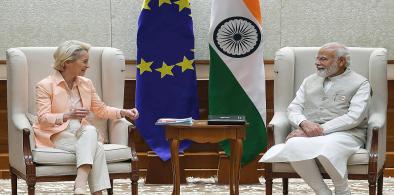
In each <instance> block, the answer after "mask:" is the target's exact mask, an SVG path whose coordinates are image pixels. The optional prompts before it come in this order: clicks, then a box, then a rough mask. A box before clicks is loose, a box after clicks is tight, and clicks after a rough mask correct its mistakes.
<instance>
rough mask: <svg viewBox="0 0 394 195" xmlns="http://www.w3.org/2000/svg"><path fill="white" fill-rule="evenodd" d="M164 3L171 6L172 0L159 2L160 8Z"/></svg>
mask: <svg viewBox="0 0 394 195" xmlns="http://www.w3.org/2000/svg"><path fill="white" fill-rule="evenodd" d="M163 3H167V4H171V0H159V7H160V6H161V5H162V4H163Z"/></svg>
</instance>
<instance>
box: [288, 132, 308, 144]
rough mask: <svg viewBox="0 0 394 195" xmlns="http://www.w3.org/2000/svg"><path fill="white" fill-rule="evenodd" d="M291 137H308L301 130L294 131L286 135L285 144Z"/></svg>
mask: <svg viewBox="0 0 394 195" xmlns="http://www.w3.org/2000/svg"><path fill="white" fill-rule="evenodd" d="M293 137H308V136H307V135H306V134H305V132H304V131H303V130H302V129H295V130H293V131H292V132H290V133H289V135H287V137H286V141H285V142H287V140H288V139H290V138H293Z"/></svg>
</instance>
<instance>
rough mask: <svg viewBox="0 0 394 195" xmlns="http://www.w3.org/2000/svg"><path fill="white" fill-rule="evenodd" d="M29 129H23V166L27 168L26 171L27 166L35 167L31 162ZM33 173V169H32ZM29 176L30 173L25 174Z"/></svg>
mask: <svg viewBox="0 0 394 195" xmlns="http://www.w3.org/2000/svg"><path fill="white" fill-rule="evenodd" d="M30 131H31V130H30V129H27V128H24V129H23V157H24V159H25V164H26V166H27V168H26V170H29V168H28V166H35V165H34V161H33V154H32V152H31V148H30ZM33 170H34V172H35V168H34V169H33ZM26 174H31V173H26ZM34 175H35V173H34Z"/></svg>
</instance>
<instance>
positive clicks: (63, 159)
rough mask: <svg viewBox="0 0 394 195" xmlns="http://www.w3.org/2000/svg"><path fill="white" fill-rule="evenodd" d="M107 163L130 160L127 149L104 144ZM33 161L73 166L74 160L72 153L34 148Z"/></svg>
mask: <svg viewBox="0 0 394 195" xmlns="http://www.w3.org/2000/svg"><path fill="white" fill-rule="evenodd" d="M104 150H105V158H106V160H107V163H114V162H121V161H125V160H130V159H131V150H130V148H129V147H127V146H124V145H119V144H104ZM32 152H33V161H34V162H35V163H37V164H41V165H75V162H76V158H75V154H74V153H72V152H68V151H64V150H60V149H56V148H35V149H33V150H32Z"/></svg>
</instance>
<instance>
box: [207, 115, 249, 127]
mask: <svg viewBox="0 0 394 195" xmlns="http://www.w3.org/2000/svg"><path fill="white" fill-rule="evenodd" d="M245 123H246V119H245V116H243V115H209V116H208V125H243V124H245Z"/></svg>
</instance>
